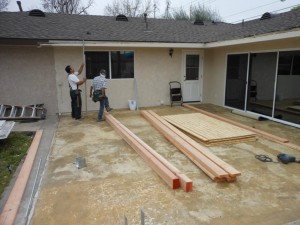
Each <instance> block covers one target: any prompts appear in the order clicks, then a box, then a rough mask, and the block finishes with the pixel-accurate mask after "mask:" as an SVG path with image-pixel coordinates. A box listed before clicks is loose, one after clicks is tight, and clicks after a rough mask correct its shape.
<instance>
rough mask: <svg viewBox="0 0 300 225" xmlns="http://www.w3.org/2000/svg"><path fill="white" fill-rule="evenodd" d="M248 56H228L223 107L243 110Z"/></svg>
mask: <svg viewBox="0 0 300 225" xmlns="http://www.w3.org/2000/svg"><path fill="white" fill-rule="evenodd" d="M247 68H248V54H238V55H229V56H228V58H227V72H226V93H225V105H227V106H230V107H233V108H237V109H242V110H244V108H245V95H246V84H247Z"/></svg>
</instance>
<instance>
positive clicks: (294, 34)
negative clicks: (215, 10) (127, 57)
mask: <svg viewBox="0 0 300 225" xmlns="http://www.w3.org/2000/svg"><path fill="white" fill-rule="evenodd" d="M299 37H300V29H295V30H292V31H289V32H280V33H268V34H262V35H258V36H251V37H247V38H241V39H235V40H228V41H219V42H210V43H163V42H113V41H85V40H82V41H63V40H61V41H60V40H50V41H49V42H48V43H40V44H39V46H40V47H41V46H55V47H78V46H82V45H84V46H86V47H130V48H132V47H140V48H191V49H199V48H201V49H205V48H217V47H226V46H234V45H241V44H251V43H256V42H264V41H274V40H283V39H288V38H299Z"/></svg>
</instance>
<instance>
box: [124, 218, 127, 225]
mask: <svg viewBox="0 0 300 225" xmlns="http://www.w3.org/2000/svg"><path fill="white" fill-rule="evenodd" d="M124 225H128V221H127V217H126V216H124Z"/></svg>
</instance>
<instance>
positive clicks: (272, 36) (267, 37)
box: [204, 28, 300, 48]
mask: <svg viewBox="0 0 300 225" xmlns="http://www.w3.org/2000/svg"><path fill="white" fill-rule="evenodd" d="M299 37H300V29H299V28H297V29H295V30H292V31H289V32H280V33H268V34H262V35H258V36H255V35H254V36H252V37H247V38H242V39H236V40H228V41H220V42H210V43H206V44H205V46H204V48H217V47H226V46H233V45H241V44H251V43H257V42H264V41H276V40H283V39H288V38H299Z"/></svg>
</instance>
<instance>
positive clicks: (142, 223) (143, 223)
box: [141, 209, 145, 225]
mask: <svg viewBox="0 0 300 225" xmlns="http://www.w3.org/2000/svg"><path fill="white" fill-rule="evenodd" d="M141 225H145V214H144V212H143V210H142V209H141Z"/></svg>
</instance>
